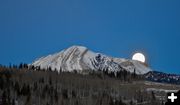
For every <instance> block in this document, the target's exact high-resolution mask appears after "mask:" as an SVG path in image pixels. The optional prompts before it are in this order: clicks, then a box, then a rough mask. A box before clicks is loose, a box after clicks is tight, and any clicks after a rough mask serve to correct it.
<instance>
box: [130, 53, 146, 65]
mask: <svg viewBox="0 0 180 105" xmlns="http://www.w3.org/2000/svg"><path fill="white" fill-rule="evenodd" d="M132 60H136V61H140V62H143V63H144V62H145V60H146V58H145V56H144V54H142V53H135V54H134V55H133V56H132Z"/></svg>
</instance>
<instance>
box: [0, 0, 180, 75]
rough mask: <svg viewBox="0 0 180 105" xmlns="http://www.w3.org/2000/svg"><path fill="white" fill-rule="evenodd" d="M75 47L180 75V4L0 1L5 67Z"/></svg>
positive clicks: (154, 0)
mask: <svg viewBox="0 0 180 105" xmlns="http://www.w3.org/2000/svg"><path fill="white" fill-rule="evenodd" d="M72 45H82V46H86V47H87V48H89V49H90V50H92V51H95V52H101V53H104V54H106V55H110V56H113V57H121V58H129V59H130V58H131V56H132V54H133V53H134V52H142V53H144V54H145V55H146V57H147V62H148V64H149V65H150V67H151V68H152V69H153V70H158V71H163V72H167V73H178V74H180V61H179V60H180V0H0V64H3V65H9V64H10V63H11V64H19V63H20V62H25V63H31V62H32V61H33V60H35V59H36V58H39V57H41V56H45V55H48V54H51V53H55V52H58V51H61V50H62V49H65V48H68V47H70V46H72Z"/></svg>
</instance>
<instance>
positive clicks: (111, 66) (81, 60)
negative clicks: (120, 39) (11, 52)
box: [32, 46, 151, 74]
mask: <svg viewBox="0 0 180 105" xmlns="http://www.w3.org/2000/svg"><path fill="white" fill-rule="evenodd" d="M32 65H34V66H40V67H41V68H44V69H47V68H49V67H51V69H52V70H55V69H56V70H62V71H73V70H77V71H79V72H81V71H83V70H109V71H114V72H116V71H119V70H122V69H125V70H127V71H130V72H134V70H135V71H136V73H137V74H145V73H147V72H149V71H151V69H150V68H148V67H146V66H145V65H144V64H142V63H141V62H139V61H133V60H128V59H123V58H113V57H109V56H106V55H104V54H101V53H95V52H92V51H90V50H88V49H87V48H86V47H83V46H72V47H70V48H68V49H65V50H63V51H61V52H59V53H55V54H52V55H48V56H46V57H41V58H39V59H38V60H36V61H34V62H33V63H32Z"/></svg>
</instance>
